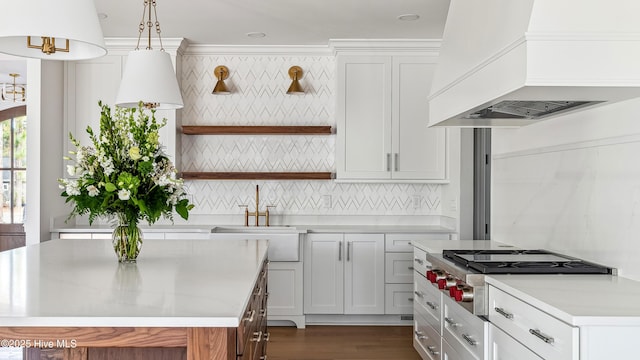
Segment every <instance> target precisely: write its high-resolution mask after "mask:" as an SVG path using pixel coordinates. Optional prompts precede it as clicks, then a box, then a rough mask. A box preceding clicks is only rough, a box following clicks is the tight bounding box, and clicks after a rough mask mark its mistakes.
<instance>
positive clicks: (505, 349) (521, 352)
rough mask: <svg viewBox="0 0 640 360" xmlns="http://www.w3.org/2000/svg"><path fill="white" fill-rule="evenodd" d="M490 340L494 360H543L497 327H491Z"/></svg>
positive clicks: (491, 325)
mask: <svg viewBox="0 0 640 360" xmlns="http://www.w3.org/2000/svg"><path fill="white" fill-rule="evenodd" d="M489 339H490V343H491V345H490V347H491V350H490V351H491V354H492V356H493V358H492V359H493V360H511V359H518V360H542V358H541V357H539V356H538V355H536V354H535V353H534V352H533V351H531V350H529V349H527V347H526V346H524V345H522V344H520V343H519V342H517V341H516V340H515V339H514V338H512V337H511V336H509V335H508V334H506V333H505V332H504V331H502V330H500V329H498V328H497V327H496V326H495V325H493V324H490V325H489Z"/></svg>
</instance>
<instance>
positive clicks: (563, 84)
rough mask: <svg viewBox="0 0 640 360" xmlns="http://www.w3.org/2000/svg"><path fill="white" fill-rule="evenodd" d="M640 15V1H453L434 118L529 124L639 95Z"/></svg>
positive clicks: (448, 122)
mask: <svg viewBox="0 0 640 360" xmlns="http://www.w3.org/2000/svg"><path fill="white" fill-rule="evenodd" d="M638 16H640V1H638V0H613V1H605V0H473V1H472V0H451V6H450V8H449V14H448V17H447V23H446V25H445V31H444V36H443V40H442V47H441V49H440V57H439V61H438V67H437V69H436V73H435V75H434V80H433V85H432V89H431V95H430V96H429V108H430V110H429V111H430V120H429V126H457V127H495V126H501V127H504V126H522V125H527V124H531V123H535V122H538V121H540V120H546V119H550V118H553V117H554V116H557V115H560V114H566V113H569V112H576V111H581V110H584V109H589V108H592V107H594V106H599V105H604V104H608V103H612V102H616V101H621V100H626V99H630V98H634V97H639V96H640V20H638Z"/></svg>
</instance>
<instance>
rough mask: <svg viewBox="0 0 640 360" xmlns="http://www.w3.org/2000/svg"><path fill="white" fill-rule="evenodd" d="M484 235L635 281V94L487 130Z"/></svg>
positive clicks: (638, 275)
mask: <svg viewBox="0 0 640 360" xmlns="http://www.w3.org/2000/svg"><path fill="white" fill-rule="evenodd" d="M492 143H493V145H492V146H493V168H492V229H491V231H492V234H493V236H492V239H493V240H496V241H501V242H506V243H509V244H514V245H517V246H522V247H526V248H545V249H549V250H554V251H557V252H560V253H564V254H568V255H573V256H577V257H580V258H584V259H587V260H591V261H595V262H599V263H602V264H605V265H609V266H613V267H616V268H618V269H619V274H620V275H622V276H626V277H630V278H634V279H637V280H640V262H639V261H638V259H639V258H640V161H639V160H638V159H639V154H640V99H634V100H629V101H625V102H622V103H617V104H611V105H607V106H602V107H600V108H596V109H592V110H588V111H585V112H581V113H578V114H573V115H567V116H564V117H560V118H556V119H551V120H547V121H544V122H541V123H539V124H536V125H530V126H527V127H523V128H519V129H494V131H493V134H492Z"/></svg>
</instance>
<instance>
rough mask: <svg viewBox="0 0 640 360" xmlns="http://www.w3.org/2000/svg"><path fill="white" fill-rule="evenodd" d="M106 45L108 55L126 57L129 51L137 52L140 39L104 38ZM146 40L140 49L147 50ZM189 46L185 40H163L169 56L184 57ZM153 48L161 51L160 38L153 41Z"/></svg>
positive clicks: (141, 42)
mask: <svg viewBox="0 0 640 360" xmlns="http://www.w3.org/2000/svg"><path fill="white" fill-rule="evenodd" d="M104 43H105V45H106V46H107V50H108V53H109V54H111V55H126V54H127V53H128V52H129V51H132V50H135V49H136V45H137V44H138V38H137V37H136V38H117V37H108V38H104ZM146 43H147V42H146V40H144V39H141V40H140V48H146ZM188 45H189V42H188V41H187V40H186V39H184V38H166V39H165V38H163V39H162V48H164V50H165V51H167V52H168V53H169V54H172V55H175V54H180V55H182V54H183V53H184V51H185V49H186V48H187V46H188ZM151 47H153V48H154V49H160V48H161V47H160V40H159V39H158V38H152V39H151Z"/></svg>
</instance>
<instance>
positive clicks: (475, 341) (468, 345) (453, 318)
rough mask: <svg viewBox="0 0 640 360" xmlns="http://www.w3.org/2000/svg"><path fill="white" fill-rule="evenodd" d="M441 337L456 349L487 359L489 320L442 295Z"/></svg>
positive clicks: (459, 351) (477, 357)
mask: <svg viewBox="0 0 640 360" xmlns="http://www.w3.org/2000/svg"><path fill="white" fill-rule="evenodd" d="M442 300H443V306H444V311H443V314H442V319H443V322H442V327H443V330H442V337H443V338H444V339H445V340H446V341H447V342H448V343H449V344H451V345H452V346H455V348H456V349H458V353H459V354H460V355H461V356H462V354H463V353H464V351H462V349H466V351H468V352H470V353H471V354H473V357H474V358H476V359H487V358H488V351H489V346H488V342H489V336H488V335H489V322H488V321H485V320H483V319H482V318H481V317H478V316H476V315H473V314H472V313H470V312H468V311H467V310H466V309H464V308H463V307H462V306H460V305H459V304H457V303H456V302H455V301H454V300H453V299H451V298H450V297H449V296H443V297H442Z"/></svg>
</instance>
